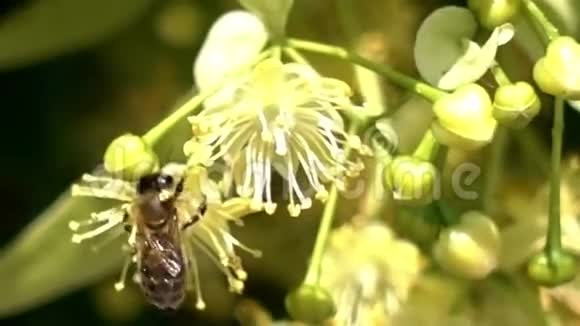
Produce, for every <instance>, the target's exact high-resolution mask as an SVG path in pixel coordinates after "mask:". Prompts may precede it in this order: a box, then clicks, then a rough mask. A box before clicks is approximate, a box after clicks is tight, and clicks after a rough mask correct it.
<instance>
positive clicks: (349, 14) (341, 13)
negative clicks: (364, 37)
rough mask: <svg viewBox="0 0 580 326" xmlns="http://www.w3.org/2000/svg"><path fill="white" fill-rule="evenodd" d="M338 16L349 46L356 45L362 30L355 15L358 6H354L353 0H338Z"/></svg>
mask: <svg viewBox="0 0 580 326" xmlns="http://www.w3.org/2000/svg"><path fill="white" fill-rule="evenodd" d="M337 6H338V18H339V21H340V25H341V26H342V28H343V30H344V33H345V35H346V39H347V41H348V45H349V47H352V46H353V45H354V42H355V41H356V39H357V37H358V33H359V31H360V28H359V25H358V23H357V19H356V16H355V12H356V8H355V6H353V0H338V2H337Z"/></svg>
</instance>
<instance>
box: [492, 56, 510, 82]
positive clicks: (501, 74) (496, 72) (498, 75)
mask: <svg viewBox="0 0 580 326" xmlns="http://www.w3.org/2000/svg"><path fill="white" fill-rule="evenodd" d="M490 70H491V73H492V74H493V78H494V79H495V82H496V83H497V84H498V85H500V86H505V85H510V84H511V83H512V82H511V80H510V79H509V77H508V76H507V74H506V73H505V70H503V68H502V66H500V65H499V63H497V62H495V63H494V64H493V65H492V66H491V68H490Z"/></svg>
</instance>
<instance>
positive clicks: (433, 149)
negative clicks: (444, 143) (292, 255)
mask: <svg viewBox="0 0 580 326" xmlns="http://www.w3.org/2000/svg"><path fill="white" fill-rule="evenodd" d="M438 151H439V142H438V141H437V139H435V136H434V135H433V132H432V131H431V128H429V130H427V131H426V132H425V134H424V135H423V138H421V142H420V143H419V145H417V148H416V149H415V151H414V152H413V156H414V157H416V158H418V159H421V160H423V161H429V162H431V161H432V160H434V159H435V156H437V152H438Z"/></svg>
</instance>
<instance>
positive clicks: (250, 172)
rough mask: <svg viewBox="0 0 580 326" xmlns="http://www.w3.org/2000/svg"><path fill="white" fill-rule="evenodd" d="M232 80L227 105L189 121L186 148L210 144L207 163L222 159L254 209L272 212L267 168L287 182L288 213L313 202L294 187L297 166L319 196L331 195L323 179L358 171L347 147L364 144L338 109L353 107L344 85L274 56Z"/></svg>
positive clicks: (339, 180) (340, 182) (363, 149)
mask: <svg viewBox="0 0 580 326" xmlns="http://www.w3.org/2000/svg"><path fill="white" fill-rule="evenodd" d="M237 83H238V84H237V88H236V92H235V95H234V96H233V97H232V100H231V101H230V102H229V103H228V104H226V105H221V106H217V107H209V108H208V107H206V108H205V109H204V110H202V111H201V112H200V113H199V114H198V115H197V116H194V117H191V118H190V121H191V124H192V126H193V133H194V138H193V139H192V140H191V141H190V142H188V144H186V146H185V151H186V154H187V155H195V151H194V150H190V149H191V148H198V147H199V144H202V146H208V147H210V148H211V151H212V154H213V155H211V157H210V158H209V160H208V162H207V163H209V164H211V163H213V162H214V161H216V160H218V159H223V160H224V161H225V162H226V163H227V164H228V167H229V171H228V173H229V174H230V179H232V178H233V180H232V181H233V183H234V184H235V186H236V191H237V193H238V194H239V195H241V196H243V197H248V198H251V199H252V205H253V207H254V208H256V209H258V208H261V207H264V209H265V211H266V212H267V213H269V214H272V213H273V212H274V211H275V209H276V204H275V203H274V202H273V201H272V189H271V188H272V187H271V182H272V170H276V171H277V172H278V173H279V174H280V175H281V176H282V177H284V178H285V179H286V180H287V185H288V192H289V204H288V211H289V212H290V215H292V216H298V215H299V214H300V211H301V210H302V209H307V208H309V207H310V206H311V205H312V201H311V198H310V195H309V194H308V193H307V192H306V190H307V189H305V188H304V187H303V186H301V185H299V182H298V178H297V176H296V174H297V173H298V172H299V170H301V171H302V172H303V174H304V175H305V176H306V179H307V180H308V184H309V185H310V187H311V188H312V189H313V190H314V192H315V197H316V198H317V199H319V200H324V199H325V198H326V197H327V195H328V193H327V190H326V188H325V186H324V185H323V184H324V183H327V182H330V181H334V182H336V184H337V186H339V187H341V186H342V187H343V186H344V183H343V182H344V181H343V177H345V176H352V175H356V174H357V173H358V172H360V171H361V170H362V168H363V167H362V163H361V162H360V161H356V162H353V161H350V160H348V158H347V153H346V148H347V147H348V148H352V149H355V150H358V151H359V152H365V153H366V152H368V149H367V148H366V147H365V146H363V145H362V144H361V142H360V139H359V138H358V137H356V136H350V135H347V134H346V132H345V130H344V123H343V120H342V118H341V117H340V115H339V114H338V110H340V109H343V108H352V107H353V105H352V104H351V102H350V100H349V96H350V95H351V90H350V88H349V86H348V85H347V84H345V83H344V82H342V81H339V80H336V79H331V78H324V77H321V76H320V75H319V74H318V73H316V72H315V71H314V70H313V68H312V67H310V66H308V65H304V64H297V63H288V64H283V63H282V62H280V61H279V60H277V59H266V60H264V61H262V62H260V63H258V64H257V65H256V66H255V68H254V69H253V71H251V73H249V74H248V75H247V76H245V77H243V78H242V79H241V80H238V81H237ZM308 190H310V189H308Z"/></svg>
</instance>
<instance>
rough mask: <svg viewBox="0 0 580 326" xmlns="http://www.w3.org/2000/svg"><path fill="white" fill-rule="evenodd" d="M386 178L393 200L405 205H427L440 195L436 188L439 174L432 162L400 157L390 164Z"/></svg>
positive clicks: (386, 171)
mask: <svg viewBox="0 0 580 326" xmlns="http://www.w3.org/2000/svg"><path fill="white" fill-rule="evenodd" d="M384 177H385V182H386V185H387V188H388V189H390V190H391V191H392V192H393V198H394V199H395V200H398V201H401V202H403V203H406V204H414V205H425V204H428V203H430V202H432V201H433V198H434V197H436V196H437V195H438V194H437V193H436V191H438V189H437V188H435V186H436V182H438V178H439V172H438V171H437V168H436V167H435V166H434V165H433V163H431V162H428V161H423V160H420V159H418V158H415V157H412V156H399V157H396V158H395V159H393V161H392V162H391V163H390V164H389V166H388V167H387V169H386V170H385V175H384Z"/></svg>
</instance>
